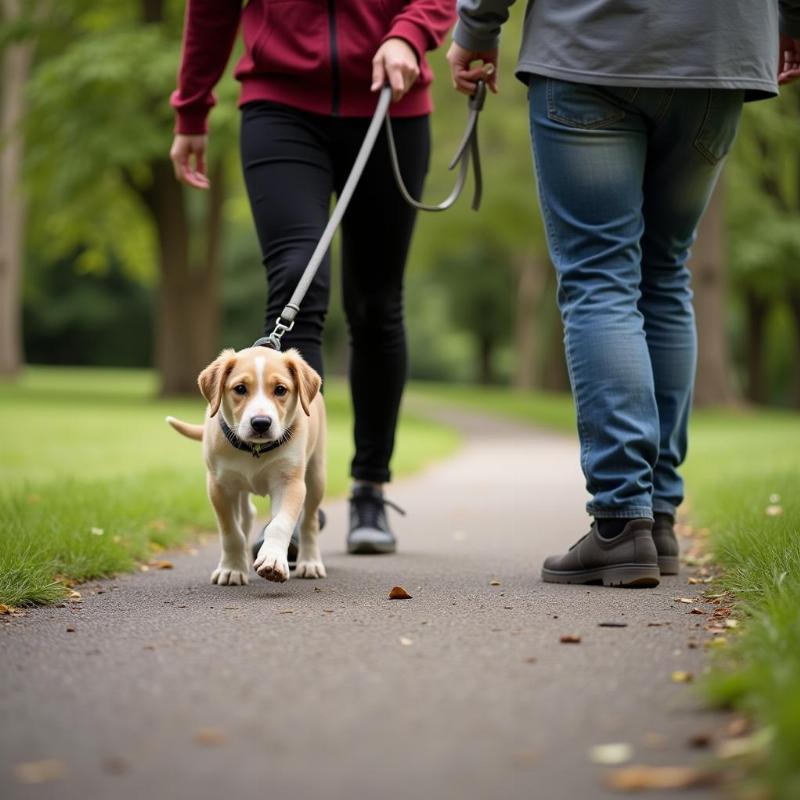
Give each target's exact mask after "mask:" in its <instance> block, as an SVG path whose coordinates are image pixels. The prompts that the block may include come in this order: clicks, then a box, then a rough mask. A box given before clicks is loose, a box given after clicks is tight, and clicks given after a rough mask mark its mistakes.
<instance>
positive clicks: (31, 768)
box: [14, 758, 67, 783]
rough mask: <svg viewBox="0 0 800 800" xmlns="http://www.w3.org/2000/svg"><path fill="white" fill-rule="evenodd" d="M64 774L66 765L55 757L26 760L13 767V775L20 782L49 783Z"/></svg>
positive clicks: (62, 776) (57, 779) (59, 778)
mask: <svg viewBox="0 0 800 800" xmlns="http://www.w3.org/2000/svg"><path fill="white" fill-rule="evenodd" d="M66 774H67V765H66V764H65V763H64V762H63V761H59V760H58V759H57V758H46V759H44V760H42V761H26V762H23V763H22V764H17V765H16V766H15V767H14V775H15V777H16V779H17V780H18V781H19V782H20V783H50V782H51V781H59V780H61V779H62V778H64V777H65V776H66Z"/></svg>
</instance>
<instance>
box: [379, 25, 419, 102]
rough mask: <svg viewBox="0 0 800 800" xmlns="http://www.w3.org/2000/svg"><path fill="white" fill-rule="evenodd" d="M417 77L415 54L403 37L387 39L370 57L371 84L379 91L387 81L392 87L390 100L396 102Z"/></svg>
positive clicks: (417, 63)
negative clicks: (371, 57)
mask: <svg viewBox="0 0 800 800" xmlns="http://www.w3.org/2000/svg"><path fill="white" fill-rule="evenodd" d="M417 78H419V62H418V61H417V54H416V53H415V52H414V49H413V48H412V47H411V45H410V44H408V42H406V41H405V39H396V38H395V39H387V40H386V41H385V42H384V43H383V44H382V45H381V46H380V47H379V48H378V52H377V53H375V57H374V58H373V59H372V85H371V86H370V90H371V91H373V92H379V91H380V90H381V89H382V88H383V85H384V84H385V83H386V82H388V83H389V85H390V86H391V87H392V102H393V103H396V102H397V101H398V100H400V99H401V98H402V97H403V95H405V93H406V92H407V91H408V90H409V89H410V88H411V87H412V86H413V85H414V84H415V83H416V80H417Z"/></svg>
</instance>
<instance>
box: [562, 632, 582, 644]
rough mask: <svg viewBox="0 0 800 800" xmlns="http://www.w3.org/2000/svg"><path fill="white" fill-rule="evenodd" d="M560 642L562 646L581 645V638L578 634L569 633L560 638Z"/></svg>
mask: <svg viewBox="0 0 800 800" xmlns="http://www.w3.org/2000/svg"><path fill="white" fill-rule="evenodd" d="M558 641H559V642H561V644H580V643H581V637H580V636H578V634H577V633H567V634H565V635H564V636H562V637H560V638H559V640H558Z"/></svg>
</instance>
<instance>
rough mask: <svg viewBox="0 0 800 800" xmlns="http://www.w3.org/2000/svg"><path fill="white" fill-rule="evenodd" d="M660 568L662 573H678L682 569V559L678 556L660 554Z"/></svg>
mask: <svg viewBox="0 0 800 800" xmlns="http://www.w3.org/2000/svg"><path fill="white" fill-rule="evenodd" d="M658 569H659V570H660V571H661V574H662V575H677V574H678V573H679V572H680V570H681V560H680V558H679V557H678V556H659V557H658Z"/></svg>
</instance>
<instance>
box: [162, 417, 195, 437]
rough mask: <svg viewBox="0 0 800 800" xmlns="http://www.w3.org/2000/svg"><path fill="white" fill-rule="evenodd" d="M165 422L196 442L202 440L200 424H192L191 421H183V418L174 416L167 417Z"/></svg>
mask: <svg viewBox="0 0 800 800" xmlns="http://www.w3.org/2000/svg"><path fill="white" fill-rule="evenodd" d="M167 422H169V424H170V425H172V427H173V428H175V430H176V431H178V433H180V434H181V435H183V436H185V437H186V438H187V439H194V440H195V441H198V442H202V441H203V426H202V425H192V423H191V422H184V421H183V420H180V419H175V417H167Z"/></svg>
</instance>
